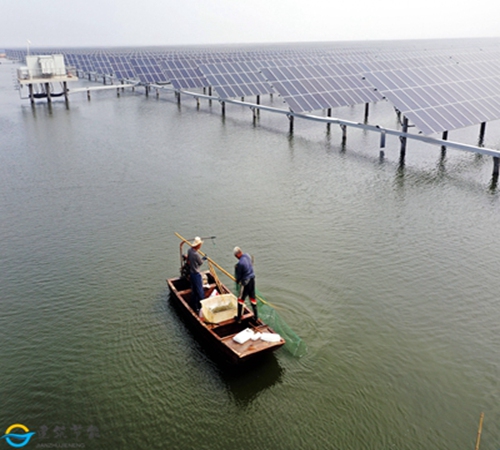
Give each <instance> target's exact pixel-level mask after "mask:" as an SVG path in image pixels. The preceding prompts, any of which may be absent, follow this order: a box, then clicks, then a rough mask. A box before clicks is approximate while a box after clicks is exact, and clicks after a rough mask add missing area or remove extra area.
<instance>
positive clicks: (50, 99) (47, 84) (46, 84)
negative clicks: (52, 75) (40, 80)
mask: <svg viewBox="0 0 500 450" xmlns="http://www.w3.org/2000/svg"><path fill="white" fill-rule="evenodd" d="M45 93H46V94H47V103H52V98H51V96H50V85H49V83H45Z"/></svg>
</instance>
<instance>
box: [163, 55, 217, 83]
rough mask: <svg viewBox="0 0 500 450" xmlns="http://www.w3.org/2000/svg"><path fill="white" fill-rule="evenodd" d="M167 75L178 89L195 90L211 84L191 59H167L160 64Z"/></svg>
mask: <svg viewBox="0 0 500 450" xmlns="http://www.w3.org/2000/svg"><path fill="white" fill-rule="evenodd" d="M160 65H161V67H162V68H163V71H164V72H165V75H166V76H167V77H168V79H169V80H170V82H171V83H172V86H174V88H176V89H179V90H180V89H194V88H201V87H208V86H209V83H208V81H207V79H206V78H205V77H204V76H203V73H202V72H201V70H200V69H199V68H198V65H197V64H196V63H195V62H194V61H191V60H189V59H179V58H177V59H165V60H163V61H161V63H160Z"/></svg>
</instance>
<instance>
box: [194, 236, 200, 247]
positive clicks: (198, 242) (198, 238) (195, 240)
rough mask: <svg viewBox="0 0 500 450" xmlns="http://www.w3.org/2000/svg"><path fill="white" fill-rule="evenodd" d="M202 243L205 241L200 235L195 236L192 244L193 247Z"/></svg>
mask: <svg viewBox="0 0 500 450" xmlns="http://www.w3.org/2000/svg"><path fill="white" fill-rule="evenodd" d="M201 244H203V241H202V240H201V237H200V236H196V237H195V238H194V241H193V243H192V244H191V247H198V245H201Z"/></svg>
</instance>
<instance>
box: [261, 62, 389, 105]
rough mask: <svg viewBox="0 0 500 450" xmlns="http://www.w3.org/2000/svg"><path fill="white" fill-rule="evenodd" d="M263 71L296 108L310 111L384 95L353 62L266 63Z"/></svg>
mask: <svg viewBox="0 0 500 450" xmlns="http://www.w3.org/2000/svg"><path fill="white" fill-rule="evenodd" d="M261 70H262V73H263V74H264V76H265V77H266V78H267V80H268V81H269V82H270V83H271V84H272V86H273V87H274V88H275V89H276V91H278V92H279V94H280V95H281V96H282V97H283V99H284V100H285V101H286V103H287V104H288V105H289V106H290V109H291V110H292V111H293V112H308V111H316V110H320V109H326V108H334V107H339V106H349V105H357V104H361V103H370V102H375V101H378V100H381V99H382V96H381V95H380V94H379V93H377V92H376V91H374V90H373V89H372V88H371V87H370V86H369V85H368V84H367V83H366V82H365V81H363V79H362V77H361V75H360V71H361V70H362V67H361V66H359V65H354V64H350V65H348V64H330V65H327V64H323V65H310V66H289V67H285V66H282V67H267V68H262V69H261Z"/></svg>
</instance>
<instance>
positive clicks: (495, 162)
mask: <svg viewBox="0 0 500 450" xmlns="http://www.w3.org/2000/svg"><path fill="white" fill-rule="evenodd" d="M499 166H500V158H499V157H498V156H494V157H493V178H498V169H499Z"/></svg>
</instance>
